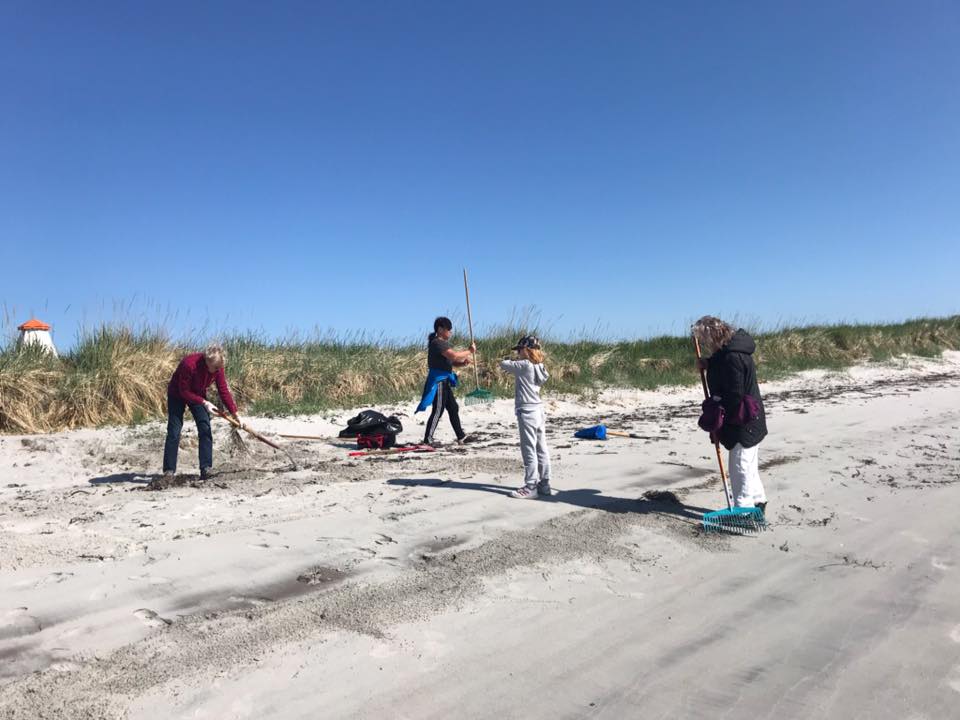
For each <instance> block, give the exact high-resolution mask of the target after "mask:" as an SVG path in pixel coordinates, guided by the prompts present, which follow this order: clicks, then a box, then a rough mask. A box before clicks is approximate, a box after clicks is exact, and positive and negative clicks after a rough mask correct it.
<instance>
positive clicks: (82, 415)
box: [0, 316, 960, 433]
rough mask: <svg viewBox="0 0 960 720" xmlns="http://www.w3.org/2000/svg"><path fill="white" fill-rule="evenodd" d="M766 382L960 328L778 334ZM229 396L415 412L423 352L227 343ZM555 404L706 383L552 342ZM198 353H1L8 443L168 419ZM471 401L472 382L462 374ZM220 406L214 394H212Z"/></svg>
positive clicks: (684, 351) (288, 408) (674, 365)
mask: <svg viewBox="0 0 960 720" xmlns="http://www.w3.org/2000/svg"><path fill="white" fill-rule="evenodd" d="M536 331H537V328H535V327H522V326H519V327H513V328H510V327H505V328H503V329H501V330H498V331H495V332H493V333H491V334H490V335H488V336H486V337H483V338H479V339H478V341H477V344H478V347H479V357H480V366H479V367H480V384H481V385H482V386H484V387H487V388H490V389H492V390H493V391H494V392H495V393H496V394H499V395H502V396H505V397H506V396H509V395H510V394H511V392H512V386H511V383H510V378H509V377H508V376H505V375H503V374H502V373H500V372H499V371H498V370H497V368H496V362H495V361H496V359H497V358H499V357H502V356H504V355H506V354H507V352H508V348H510V347H511V346H512V345H513V344H514V343H515V342H516V338H517V337H518V336H519V335H520V334H522V333H526V332H536ZM755 337H756V339H757V345H758V353H757V360H758V367H759V374H760V376H761V379H771V378H775V377H781V376H783V375H785V374H789V373H791V372H796V371H799V370H806V369H811V368H830V369H839V368H843V367H846V366H849V365H852V364H855V363H860V362H865V361H879V360H886V359H889V358H891V357H895V356H899V355H920V356H927V357H932V356H936V355H939V354H940V353H941V352H943V351H944V350H948V349H952V350H956V349H960V316H952V317H947V318H930V319H918V320H911V321H908V322H904V323H898V324H884V325H878V324H874V325H856V324H851V325H830V326H822V325H821V326H809V327H788V328H780V329H777V330H774V331H769V332H759V333H756V334H755ZM222 342H223V345H224V347H225V348H226V351H227V356H228V363H227V376H228V380H229V382H230V385H231V388H232V390H233V392H234V395H235V397H236V399H237V402H238V403H239V404H240V406H241V408H243V409H244V411H246V412H251V413H259V414H297V413H307V412H316V411H319V410H325V409H331V408H348V407H357V406H361V405H364V406H375V405H377V404H379V403H387V402H401V401H410V402H413V401H414V400H415V399H416V398H417V397H419V393H420V390H421V387H422V383H423V378H424V374H425V370H424V368H425V365H426V352H425V348H424V347H423V346H420V345H412V344H395V343H390V342H385V341H382V340H370V339H365V338H363V337H347V338H342V339H337V338H318V339H312V340H304V339H298V338H290V339H286V340H282V341H270V340H266V339H264V338H262V337H259V336H257V335H234V336H232V337H228V338H223V339H222ZM545 342H546V351H547V365H548V369H549V370H550V373H551V376H552V380H551V382H550V383H549V385H548V386H547V388H546V389H547V391H548V392H550V393H574V394H576V393H590V392H595V391H597V390H598V389H601V388H603V387H612V386H618V387H633V388H643V389H653V388H656V387H660V386H664V385H684V384H692V383H696V382H698V379H697V375H696V374H695V372H694V371H693V366H692V358H691V352H692V349H691V344H690V340H689V338H687V337H671V336H663V337H655V338H649V339H645V340H636V341H631V342H603V341H602V340H596V339H591V340H581V341H577V340H572V341H569V340H568V341H557V342H552V341H550V339H549V338H547V339H546V340H545ZM201 347H202V343H199V342H197V343H195V344H190V343H186V342H182V341H176V340H172V339H170V338H169V337H168V336H167V334H166V333H165V332H163V331H162V330H159V329H151V328H141V329H132V328H129V327H121V326H116V325H112V326H102V327H99V328H97V329H95V330H93V331H91V332H88V333H86V334H84V335H83V337H82V338H81V340H80V342H79V343H78V344H77V345H76V346H75V347H74V348H73V349H72V350H70V351H69V352H68V353H66V354H65V355H64V356H62V357H61V358H59V359H56V358H52V357H50V356H48V355H46V354H44V353H43V352H40V351H38V350H37V349H35V348H25V349H22V350H20V349H18V348H17V347H16V345H15V344H14V343H9V344H8V345H7V346H6V347H4V348H3V349H2V350H0V432H4V433H38V432H48V431H53V430H61V429H65V428H77V427H90V426H99V425H107V424H128V423H132V422H138V421H142V420H147V419H152V418H159V417H162V416H163V413H164V412H165V405H166V384H167V382H168V381H169V379H170V376H171V374H172V373H173V371H174V369H175V368H176V365H177V363H178V361H179V360H180V358H181V357H182V356H183V355H185V354H187V353H188V352H194V351H196V350H198V349H200V348H201ZM461 380H462V386H463V387H466V388H467V391H469V389H471V387H472V383H473V373H472V371H468V372H465V373H462V376H461ZM213 396H214V397H215V391H213Z"/></svg>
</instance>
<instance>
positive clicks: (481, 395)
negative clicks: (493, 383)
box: [464, 387, 496, 405]
mask: <svg viewBox="0 0 960 720" xmlns="http://www.w3.org/2000/svg"><path fill="white" fill-rule="evenodd" d="M495 399H496V398H494V397H493V393H492V392H490V391H489V390H484V389H483V388H479V387H478V388H477V389H476V390H474V391H473V392H472V393H468V394H467V396H466V397H465V398H464V403H466V404H467V405H477V404H479V403H491V402H493V401H494V400H495Z"/></svg>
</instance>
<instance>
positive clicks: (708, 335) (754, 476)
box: [693, 315, 767, 510]
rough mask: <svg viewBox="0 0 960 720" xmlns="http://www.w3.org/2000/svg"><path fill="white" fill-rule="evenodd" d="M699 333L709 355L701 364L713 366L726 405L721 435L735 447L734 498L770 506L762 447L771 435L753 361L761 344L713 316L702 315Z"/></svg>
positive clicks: (710, 374) (715, 388)
mask: <svg viewBox="0 0 960 720" xmlns="http://www.w3.org/2000/svg"><path fill="white" fill-rule="evenodd" d="M693 333H694V335H695V336H696V338H697V340H699V341H700V345H701V350H702V351H703V354H704V356H705V357H704V358H703V359H702V360H700V361H699V364H698V367H699V368H701V369H704V370H706V371H707V386H708V388H709V391H710V396H711V397H713V398H717V399H719V402H720V404H721V405H722V406H723V410H724V421H723V426H722V427H721V428H720V432H719V440H720V442H721V443H722V444H723V446H724V447H725V448H726V449H727V450H729V451H730V459H729V463H728V466H729V471H730V488H731V490H732V492H733V503H734V505H736V506H737V507H758V508H761V509H762V510H765V509H766V506H767V495H766V492H765V491H764V489H763V483H762V482H760V469H759V459H758V457H757V449H758V446H759V444H760V441H761V440H763V439H764V438H765V437H766V436H767V418H766V413H765V411H764V408H763V399H762V398H761V397H760V386H759V384H758V383H757V368H756V365H754V362H753V353H754V351H755V350H756V349H757V344H756V343H755V342H754V341H753V338H752V337H750V335H748V334H747V332H746V331H745V330H735V329H734V328H733V326H732V325H729V324H728V323H725V322H724V321H723V320H721V319H720V318H716V317H712V316H710V315H707V316H704V317H702V318H700V319H699V320H697V322H696V323H695V324H694V326H693ZM708 355H709V356H708Z"/></svg>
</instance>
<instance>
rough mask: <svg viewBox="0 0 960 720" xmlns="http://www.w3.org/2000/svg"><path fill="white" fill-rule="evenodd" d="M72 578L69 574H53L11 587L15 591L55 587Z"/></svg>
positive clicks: (71, 574)
mask: <svg viewBox="0 0 960 720" xmlns="http://www.w3.org/2000/svg"><path fill="white" fill-rule="evenodd" d="M72 577H73V573H71V572H54V573H50V574H49V575H44V576H43V577H42V578H40V579H39V580H24V581H23V582H19V583H17V584H16V585H14V586H13V587H14V588H16V589H17V590H27V589H33V588H38V587H43V586H44V585H56V584H57V583H62V582H63V581H64V580H69V579H70V578H72Z"/></svg>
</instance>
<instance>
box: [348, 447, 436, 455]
mask: <svg viewBox="0 0 960 720" xmlns="http://www.w3.org/2000/svg"><path fill="white" fill-rule="evenodd" d="M434 450H436V448H435V447H433V445H407V446H406V447H392V448H387V449H386V450H354V451H353V452H352V453H347V454H348V456H349V457H360V456H362V455H393V454H395V453H402V452H433V451H434Z"/></svg>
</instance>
